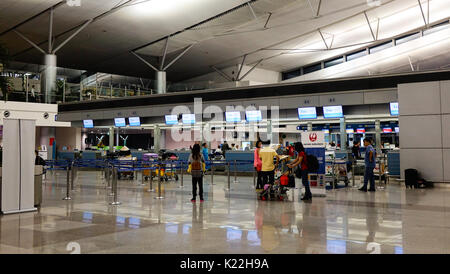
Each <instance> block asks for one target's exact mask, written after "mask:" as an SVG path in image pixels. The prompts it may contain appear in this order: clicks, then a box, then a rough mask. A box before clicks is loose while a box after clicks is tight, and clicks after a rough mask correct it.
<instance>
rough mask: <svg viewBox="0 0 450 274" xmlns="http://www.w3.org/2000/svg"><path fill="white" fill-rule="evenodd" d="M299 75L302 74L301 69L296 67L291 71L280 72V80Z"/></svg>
mask: <svg viewBox="0 0 450 274" xmlns="http://www.w3.org/2000/svg"><path fill="white" fill-rule="evenodd" d="M300 75H302V73H301V69H296V70H292V71H288V72H283V73H282V74H281V79H282V80H287V79H291V78H294V77H298V76H300Z"/></svg>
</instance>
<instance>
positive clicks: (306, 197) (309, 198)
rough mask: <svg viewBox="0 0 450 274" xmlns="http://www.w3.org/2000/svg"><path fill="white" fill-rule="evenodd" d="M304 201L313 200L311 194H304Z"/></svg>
mask: <svg viewBox="0 0 450 274" xmlns="http://www.w3.org/2000/svg"><path fill="white" fill-rule="evenodd" d="M301 200H302V201H310V200H312V197H311V196H303V198H302V199H301Z"/></svg>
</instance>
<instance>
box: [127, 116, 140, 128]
mask: <svg viewBox="0 0 450 274" xmlns="http://www.w3.org/2000/svg"><path fill="white" fill-rule="evenodd" d="M128 122H130V126H132V127H140V126H141V119H140V118H139V117H130V118H128Z"/></svg>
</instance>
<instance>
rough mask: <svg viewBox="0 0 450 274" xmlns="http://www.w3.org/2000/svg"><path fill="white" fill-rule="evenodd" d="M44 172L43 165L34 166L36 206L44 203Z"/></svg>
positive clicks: (0, 170)
mask: <svg viewBox="0 0 450 274" xmlns="http://www.w3.org/2000/svg"><path fill="white" fill-rule="evenodd" d="M43 174H44V167H43V166H40V165H39V166H35V167H34V206H40V205H41V204H42V175H43ZM2 179H3V176H2V167H0V211H1V204H2V203H1V200H2V183H3V181H2Z"/></svg>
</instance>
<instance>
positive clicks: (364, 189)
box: [358, 187, 367, 192]
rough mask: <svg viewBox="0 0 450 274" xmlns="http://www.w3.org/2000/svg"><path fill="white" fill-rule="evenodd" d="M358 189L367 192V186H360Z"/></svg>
mask: <svg viewBox="0 0 450 274" xmlns="http://www.w3.org/2000/svg"><path fill="white" fill-rule="evenodd" d="M358 190H359V191H363V192H367V189H366V188H363V187H362V188H358Z"/></svg>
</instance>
